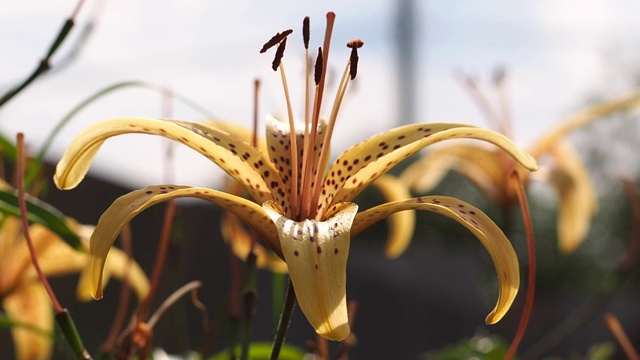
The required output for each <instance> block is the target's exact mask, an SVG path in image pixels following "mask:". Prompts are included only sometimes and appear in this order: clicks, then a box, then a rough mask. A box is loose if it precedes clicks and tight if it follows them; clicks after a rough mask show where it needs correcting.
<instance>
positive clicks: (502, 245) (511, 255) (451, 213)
mask: <svg viewBox="0 0 640 360" xmlns="http://www.w3.org/2000/svg"><path fill="white" fill-rule="evenodd" d="M405 210H427V211H432V212H436V213H439V214H441V215H444V216H446V217H448V218H451V219H453V220H455V221H457V222H458V223H460V224H461V225H463V226H464V227H466V228H467V229H469V231H471V232H472V233H473V234H474V235H475V236H476V238H478V240H480V242H481V243H482V245H483V246H484V247H485V248H486V249H487V252H488V253H489V255H490V256H491V259H492V260H493V264H494V266H495V268H496V273H497V275H498V282H499V294H498V301H497V304H496V306H495V308H494V309H493V310H492V311H491V312H490V313H489V315H487V318H486V320H485V321H486V322H487V324H494V323H496V322H498V321H499V320H500V319H501V318H502V317H503V316H504V315H505V314H506V313H507V311H508V310H509V308H510V307H511V304H512V303H513V300H514V299H515V297H516V295H517V294H518V288H519V287H520V269H519V265H518V257H517V256H516V253H515V251H514V250H513V247H512V246H511V243H510V242H509V239H507V237H506V236H505V235H504V233H503V232H502V230H500V228H499V227H498V226H497V225H496V224H495V223H494V222H493V221H491V219H490V218H489V217H488V216H487V215H485V214H484V213H483V212H482V211H480V210H479V209H477V208H475V207H474V206H471V205H469V204H467V203H465V202H463V201H460V200H458V199H456V198H451V197H446V196H424V197H419V198H415V199H410V200H404V201H396V202H393V203H387V204H383V205H380V206H376V207H374V208H371V209H368V210H366V211H363V212H361V213H359V214H357V215H356V218H355V220H354V221H353V226H352V228H351V234H352V236H355V235H356V234H358V233H360V232H361V231H363V230H364V229H366V228H368V227H369V226H371V225H372V224H374V223H375V222H377V221H380V220H382V219H384V218H386V217H387V216H389V215H390V214H393V213H395V212H398V211H405Z"/></svg>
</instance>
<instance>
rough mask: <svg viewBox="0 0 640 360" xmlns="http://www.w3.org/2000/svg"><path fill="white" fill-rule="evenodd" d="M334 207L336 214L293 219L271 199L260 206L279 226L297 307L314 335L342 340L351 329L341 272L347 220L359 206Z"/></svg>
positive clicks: (347, 236)
mask: <svg viewBox="0 0 640 360" xmlns="http://www.w3.org/2000/svg"><path fill="white" fill-rule="evenodd" d="M335 206H336V210H337V212H336V214H335V215H334V216H333V217H331V218H329V219H327V220H326V221H322V222H320V221H317V220H304V221H301V222H295V221H293V220H290V219H287V218H286V217H285V216H284V213H283V211H282V209H281V208H280V207H279V206H278V205H277V204H276V203H274V202H273V201H267V202H265V203H264V204H263V207H264V210H265V211H266V212H267V214H268V215H269V217H271V220H273V223H274V224H275V225H276V228H277V229H278V235H279V237H280V243H281V245H282V253H283V255H284V259H285V261H286V262H287V265H288V266H289V276H290V277H291V282H292V283H293V288H294V290H295V292H296V297H297V299H298V303H299V304H300V309H302V312H303V313H304V314H305V316H306V317H307V319H308V320H309V322H310V323H311V325H312V326H313V327H314V329H315V330H316V332H317V333H318V334H319V335H321V336H323V337H325V338H327V339H329V340H344V339H345V338H346V337H347V336H349V334H350V333H351V330H350V328H349V319H348V316H347V293H346V281H347V276H346V271H347V257H348V255H349V242H350V230H351V224H352V221H353V218H354V216H355V214H356V212H357V211H358V206H357V205H356V204H353V203H342V204H337V205H335Z"/></svg>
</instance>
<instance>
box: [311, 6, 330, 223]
mask: <svg viewBox="0 0 640 360" xmlns="http://www.w3.org/2000/svg"><path fill="white" fill-rule="evenodd" d="M335 19H336V14H335V13H333V12H328V13H327V28H326V30H325V33H324V44H323V47H322V48H323V49H324V51H320V54H322V56H320V54H319V55H318V58H322V60H316V64H318V61H321V64H320V68H321V69H322V70H321V71H320V77H319V79H318V81H317V86H316V93H315V101H314V106H313V114H312V116H311V120H312V126H311V141H310V143H309V149H308V150H310V151H313V146H314V144H315V142H316V134H317V132H318V131H317V129H318V121H319V118H320V107H321V105H322V94H323V92H324V83H325V79H326V74H327V63H328V61H329V49H330V45H331V34H332V32H333V24H334V22H335ZM317 74H318V69H316V78H317ZM325 139H327V137H326V135H325ZM325 143H326V140H325ZM312 153H313V154H314V156H313V157H312V159H313V158H315V152H312ZM315 170H316V172H317V174H318V175H317V176H316V179H318V178H319V179H322V178H324V174H325V172H326V171H327V170H326V169H322V168H317V169H315ZM305 175H306V174H305ZM321 187H322V186H321V184H320V183H319V182H317V181H316V182H314V183H313V186H311V192H310V193H307V194H309V195H307V196H305V198H306V199H308V198H309V197H311V198H313V194H314V193H315V192H316V189H319V188H321ZM303 195H304V194H303ZM307 207H308V208H307V209H305V211H306V212H307V213H308V214H307V217H309V216H311V215H312V216H313V217H315V215H316V212H317V209H316V208H315V206H311V203H307Z"/></svg>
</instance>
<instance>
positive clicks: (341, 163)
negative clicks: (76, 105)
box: [54, 13, 537, 340]
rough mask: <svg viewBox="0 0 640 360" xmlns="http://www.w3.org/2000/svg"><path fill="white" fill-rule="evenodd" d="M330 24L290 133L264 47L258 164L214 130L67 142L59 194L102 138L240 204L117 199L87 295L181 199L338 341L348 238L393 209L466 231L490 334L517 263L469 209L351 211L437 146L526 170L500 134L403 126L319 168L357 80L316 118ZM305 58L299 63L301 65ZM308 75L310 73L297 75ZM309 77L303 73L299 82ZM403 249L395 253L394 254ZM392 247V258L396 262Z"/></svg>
mask: <svg viewBox="0 0 640 360" xmlns="http://www.w3.org/2000/svg"><path fill="white" fill-rule="evenodd" d="M333 21H334V14H333V13H329V14H327V32H326V36H325V39H324V45H323V47H321V48H320V49H319V54H318V57H317V60H316V65H315V67H314V69H315V70H314V80H313V81H314V83H315V85H314V86H313V90H314V95H313V101H312V100H311V98H312V97H311V95H310V92H311V85H310V83H311V79H310V78H309V77H307V78H306V84H307V85H306V87H305V88H306V91H305V109H304V122H303V123H302V124H295V123H294V118H293V111H292V108H291V101H290V99H289V96H288V87H287V86H286V76H285V72H284V65H283V63H282V56H283V54H284V49H285V44H286V41H287V36H288V35H289V34H291V32H292V31H291V30H286V31H284V32H282V33H279V34H277V35H276V36H274V37H273V38H272V39H271V40H269V42H267V43H266V44H265V47H263V50H267V49H268V48H269V47H271V46H277V47H278V49H277V51H276V56H275V59H274V61H273V68H274V70H278V69H279V70H280V74H281V77H282V80H283V84H284V91H285V97H286V101H287V109H288V122H281V121H280V120H277V119H275V118H273V117H268V118H267V124H266V127H267V135H266V145H267V152H266V153H263V152H261V151H260V150H259V149H258V148H256V147H255V146H253V145H252V144H251V143H249V142H247V141H244V140H242V139H240V138H238V137H235V136H233V135H231V134H229V133H228V132H226V131H223V130H221V129H219V128H216V127H213V126H208V125H204V124H201V123H193V122H186V121H177V120H161V119H148V118H119V119H112V120H106V121H103V122H101V123H98V124H96V125H94V126H91V127H89V128H88V129H86V130H85V131H84V132H82V133H81V134H80V135H78V137H76V138H75V140H74V141H73V142H72V143H71V145H70V146H69V148H68V149H67V151H66V152H65V154H64V155H63V157H62V159H61V160H60V162H59V163H58V166H57V168H56V174H55V176H54V181H55V183H56V185H57V186H58V187H59V188H61V189H71V188H73V187H75V186H76V185H77V184H78V183H79V182H80V181H82V179H83V177H84V176H85V174H86V173H87V171H88V169H89V166H90V164H91V161H92V159H93V158H94V156H95V155H96V153H97V151H98V150H99V148H100V146H101V145H102V143H104V141H106V140H107V139H108V138H110V137H113V136H117V135H121V134H128V133H142V134H151V135H159V136H162V137H165V138H169V139H172V140H175V141H178V142H180V143H183V144H185V145H187V146H189V147H191V148H192V149H194V150H196V151H198V152H200V153H201V154H202V155H204V156H205V157H207V158H208V159H210V160H211V161H212V162H214V163H215V164H216V165H218V166H219V167H220V168H222V169H223V170H224V171H226V172H227V173H228V174H229V175H230V176H231V177H232V178H233V179H235V181H237V182H238V183H240V184H241V185H242V186H243V187H244V188H245V189H246V191H247V192H248V194H249V195H250V196H251V198H252V200H247V199H244V198H242V197H239V196H237V195H233V194H229V193H227V192H222V191H217V190H214V189H208V188H202V187H189V186H182V185H159V186H149V187H147V188H145V189H142V190H137V191H134V192H131V193H129V194H127V195H124V196H122V197H120V198H118V199H117V200H116V201H115V202H114V203H113V204H112V205H111V206H110V207H109V208H108V209H107V210H106V211H105V213H104V214H103V215H102V217H101V218H100V220H99V222H98V225H97V228H96V231H95V232H94V234H93V236H92V238H91V247H90V254H91V264H90V270H91V274H92V275H91V277H92V284H91V292H92V294H93V295H94V296H95V297H96V298H100V297H101V296H102V281H103V280H102V273H103V268H104V265H105V261H106V258H107V254H108V252H109V249H110V248H111V245H112V244H113V242H114V240H115V237H116V236H117V234H118V233H119V232H120V230H121V229H122V227H123V226H124V225H125V224H126V223H127V222H129V221H130V220H131V219H132V218H133V217H135V216H136V215H137V214H139V213H140V212H141V211H143V210H145V209H146V208H148V207H150V206H152V205H154V204H157V203H159V202H163V201H167V200H170V199H175V198H181V197H195V198H201V199H204V200H207V201H210V202H212V203H215V204H217V205H219V206H221V207H222V208H224V209H225V210H226V211H228V212H230V213H232V214H234V215H235V216H238V217H239V219H241V220H242V221H243V222H244V223H245V224H246V225H248V226H249V227H251V228H252V229H254V230H255V231H256V233H257V234H258V235H259V236H260V237H261V238H262V239H263V240H264V241H265V242H266V243H267V244H268V246H269V247H270V248H271V249H272V250H273V251H274V252H275V253H276V254H277V255H278V256H279V257H281V258H282V259H284V260H285V262H286V263H287V266H288V270H289V274H290V277H291V281H292V283H293V287H294V289H295V293H296V296H297V299H298V302H299V304H300V308H301V309H302V311H303V312H304V314H305V315H306V317H307V319H308V320H309V322H310V323H311V324H312V326H313V327H314V328H315V330H316V331H317V332H318V334H320V335H322V336H324V337H326V338H328V339H332V340H341V339H344V338H345V337H346V336H348V335H349V333H350V329H349V325H348V319H347V308H346V262H347V257H348V253H349V245H350V239H351V237H352V236H354V235H356V234H358V233H360V232H361V231H363V230H364V229H366V228H367V227H368V226H370V225H371V224H373V223H375V222H377V221H379V220H381V219H384V218H386V217H388V216H389V215H391V214H394V213H396V212H400V211H404V210H428V211H433V212H437V213H440V214H442V215H445V216H447V217H449V218H452V219H454V220H456V221H457V222H459V223H460V224H462V225H463V226H465V227H466V228H467V229H469V230H470V231H471V232H472V233H473V234H474V235H475V236H476V237H477V238H478V239H479V240H480V241H481V242H482V244H483V245H484V246H485V247H486V248H487V251H488V252H489V254H490V256H491V258H492V260H493V262H494V264H495V266H496V270H497V273H498V280H499V283H500V291H499V295H498V301H497V304H496V306H495V308H494V309H493V310H492V311H491V313H490V314H489V315H488V316H487V319H486V321H487V322H488V323H495V322H497V321H498V320H500V318H502V316H503V315H504V314H505V313H506V311H507V310H508V309H509V307H510V305H511V303H512V302H513V299H514V298H515V296H516V293H517V290H518V287H519V281H520V280H519V279H520V277H519V269H518V261H517V257H516V255H515V252H514V251H513V248H512V246H511V244H510V243H509V241H508V239H507V238H506V237H505V235H504V234H503V233H502V231H501V230H500V229H499V228H498V227H497V226H496V225H495V224H494V223H493V222H492V221H491V220H490V219H489V218H488V217H487V216H486V215H485V214H484V213H482V212H481V211H480V210H478V209H476V208H475V207H473V206H471V205H469V204H467V203H464V202H462V201H460V200H458V199H455V198H449V197H439V196H432V197H420V198H414V199H405V200H401V201H394V202H390V203H386V204H382V205H380V206H376V207H374V208H371V209H368V210H366V211H363V212H360V213H358V212H357V210H358V206H357V205H356V204H354V203H352V202H351V201H352V200H353V199H354V198H355V197H356V195H358V194H359V193H360V192H361V191H362V190H364V189H365V188H366V187H368V186H369V185H370V184H372V183H373V182H374V181H375V180H376V179H378V178H379V177H380V176H382V175H383V174H385V173H386V172H387V171H389V170H390V169H391V168H393V167H394V166H395V165H396V164H398V163H399V162H400V161H402V160H404V159H406V158H407V157H409V156H411V155H413V154H415V153H416V152H417V151H419V150H420V149H422V148H424V147H426V146H428V145H430V144H434V143H437V142H440V141H443V140H448V139H455V138H471V139H478V140H483V141H487V142H490V143H493V144H495V145H497V146H499V147H500V148H502V149H504V150H505V151H506V153H508V154H510V155H511V156H513V157H514V158H515V159H516V161H517V162H518V163H520V164H522V166H523V167H525V168H526V169H529V170H535V169H537V165H536V162H535V160H534V159H533V158H532V157H530V156H529V155H527V154H525V153H524V152H522V151H521V150H519V149H518V148H517V147H516V146H515V145H514V144H513V143H512V142H511V141H510V140H509V139H507V138H506V137H504V136H503V135H501V134H499V133H496V132H493V131H490V130H485V129H480V128H476V127H472V126H468V125H463V124H416V125H408V126H403V127H400V128H396V129H393V130H390V131H387V132H385V133H382V134H378V135H375V136H372V137H370V138H369V139H367V140H364V141H362V142H360V143H359V144H357V145H355V146H353V147H351V148H349V149H348V150H346V151H345V152H344V153H342V154H341V155H340V156H338V158H337V159H336V160H335V161H334V162H333V164H332V165H331V166H330V167H329V166H328V163H329V156H330V155H329V150H330V146H331V135H332V132H333V129H334V125H335V122H336V118H337V114H338V110H339V107H340V104H341V101H342V98H343V96H344V94H345V92H346V88H347V86H348V84H349V82H350V81H351V80H352V79H353V78H355V76H356V73H357V62H358V55H357V49H358V48H359V47H361V46H362V42H361V41H359V40H355V41H352V42H349V44H348V46H349V47H350V48H351V49H352V52H351V56H350V58H349V61H348V63H347V66H346V68H345V71H344V74H343V76H342V79H341V81H340V85H339V87H338V91H337V94H336V99H335V101H334V104H333V107H332V110H331V113H330V116H329V118H328V119H327V120H325V119H322V118H320V117H319V113H320V109H321V104H322V98H323V94H324V82H325V75H326V73H327V72H326V65H327V61H328V57H329V48H330V46H329V45H330V35H331V31H332V28H333ZM308 29H309V23H308V18H306V19H305V21H304V23H303V43H304V45H305V48H307V49H308V43H309V31H308ZM307 58H308V57H307ZM307 66H309V64H307ZM307 73H309V72H307ZM403 246H405V245H403ZM403 246H399V247H398V248H396V250H395V251H398V252H402V251H403V250H404V248H403Z"/></svg>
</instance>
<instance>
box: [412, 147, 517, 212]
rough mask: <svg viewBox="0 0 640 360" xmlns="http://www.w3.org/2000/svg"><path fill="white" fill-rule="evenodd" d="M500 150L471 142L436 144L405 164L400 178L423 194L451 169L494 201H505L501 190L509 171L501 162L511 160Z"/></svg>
mask: <svg viewBox="0 0 640 360" xmlns="http://www.w3.org/2000/svg"><path fill="white" fill-rule="evenodd" d="M500 152H501V150H497V149H488V148H485V147H480V146H477V145H473V144H458V145H452V146H446V147H440V148H438V149H435V150H432V151H429V152H428V153H426V154H425V155H424V156H422V157H421V158H420V159H419V160H417V161H415V162H414V163H413V164H411V165H410V166H409V167H407V168H406V169H405V170H404V171H403V172H402V174H401V175H400V179H402V180H403V181H404V182H405V183H406V184H407V186H409V187H410V188H411V189H412V190H414V191H416V192H418V193H420V194H424V193H427V192H429V191H431V190H432V189H433V188H434V187H435V186H436V185H438V184H439V183H440V181H442V179H443V178H444V176H445V175H446V174H447V172H448V171H450V170H454V171H457V172H459V173H460V174H462V175H464V176H465V177H467V178H468V179H469V180H471V181H472V182H473V183H474V184H475V185H476V186H477V187H479V188H480V189H481V190H482V191H483V192H484V193H485V194H486V195H487V196H488V197H489V198H490V199H491V200H492V201H493V202H494V203H495V204H505V203H507V202H508V199H509V197H510V195H509V194H506V193H505V192H506V189H508V188H509V186H508V185H507V184H506V183H505V180H506V179H507V178H508V172H509V171H510V169H507V168H505V165H506V166H509V162H511V160H510V159H507V158H504V157H502V156H500V155H501V154H500ZM504 155H505V156H506V154H504ZM503 160H506V161H507V162H508V163H507V164H505V163H504V162H503Z"/></svg>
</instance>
